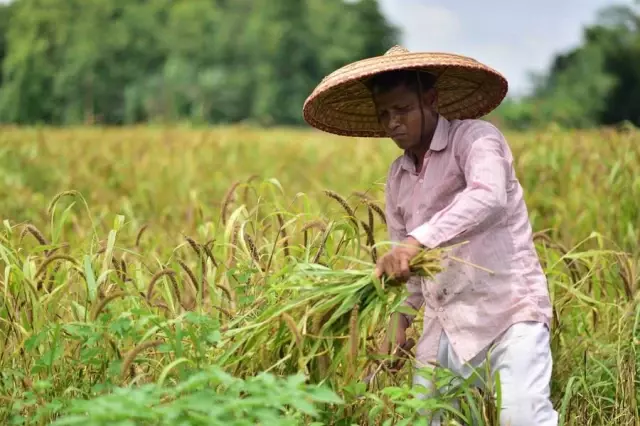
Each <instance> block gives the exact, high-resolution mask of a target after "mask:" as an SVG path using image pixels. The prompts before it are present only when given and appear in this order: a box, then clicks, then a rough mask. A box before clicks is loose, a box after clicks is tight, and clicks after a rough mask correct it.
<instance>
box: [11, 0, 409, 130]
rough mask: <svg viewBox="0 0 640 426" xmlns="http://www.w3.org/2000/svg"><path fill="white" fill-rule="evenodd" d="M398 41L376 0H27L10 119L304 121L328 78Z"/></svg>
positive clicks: (15, 51) (17, 13) (14, 61)
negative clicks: (304, 111) (310, 98)
mask: <svg viewBox="0 0 640 426" xmlns="http://www.w3.org/2000/svg"><path fill="white" fill-rule="evenodd" d="M9 17H10V19H9ZM396 41H397V29H396V28H394V27H392V26H390V25H389V24H388V23H387V22H386V20H385V19H384V17H383V16H382V15H381V12H380V11H379V8H378V3H377V0H359V1H355V2H353V1H344V0H305V1H300V0H233V1H228V0H178V1H175V0H150V1H148V0H92V1H85V0H17V1H14V2H13V3H11V5H10V6H6V5H3V6H0V60H2V85H1V86H0V121H2V122H12V123H22V124H24V123H28V124H31V123H49V124H63V125H64V124H77V123H83V122H88V123H92V122H103V123H115V124H123V123H124V124H127V123H134V122H141V121H145V122H158V121H162V122H170V121H190V122H193V123H204V122H216V123H220V122H238V121H253V122H255V123H259V124H264V125H270V124H273V123H277V124H299V123H301V113H300V111H301V107H302V103H303V102H304V99H305V97H306V96H307V95H308V94H309V93H310V91H311V90H312V89H313V87H314V86H315V85H316V84H317V83H318V82H319V81H320V80H321V79H322V78H323V77H324V75H325V74H327V73H329V72H331V71H333V69H335V68H336V67H339V66H342V65H344V64H346V63H347V62H351V61H354V60H358V59H362V58H364V57H367V56H370V55H373V54H377V53H379V52H381V51H384V50H386V49H387V48H388V47H389V46H391V45H392V44H394V43H395V42H396Z"/></svg>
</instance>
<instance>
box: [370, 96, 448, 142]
mask: <svg viewBox="0 0 640 426" xmlns="http://www.w3.org/2000/svg"><path fill="white" fill-rule="evenodd" d="M432 98H433V93H432V92H431V93H429V92H427V93H426V94H424V95H423V96H422V106H423V108H424V120H425V123H424V131H425V133H426V134H430V132H431V130H432V128H433V127H434V126H435V125H436V123H437V119H436V118H435V114H434V113H433V111H432V110H431V102H432ZM374 102H375V104H376V109H377V112H378V119H379V120H380V124H381V125H382V127H383V128H384V130H385V131H386V133H387V135H388V136H389V137H390V138H391V139H393V141H394V142H395V143H396V145H398V147H399V148H401V149H403V150H407V149H412V148H416V147H418V146H419V145H420V142H421V141H420V136H421V120H422V114H421V113H420V103H419V101H418V94H417V92H416V91H413V90H411V89H409V88H408V87H406V86H405V85H399V86H396V87H395V88H394V89H391V90H389V91H387V92H383V93H379V94H376V95H375V97H374Z"/></svg>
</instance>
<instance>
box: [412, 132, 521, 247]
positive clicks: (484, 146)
mask: <svg viewBox="0 0 640 426" xmlns="http://www.w3.org/2000/svg"><path fill="white" fill-rule="evenodd" d="M459 161H460V165H461V168H462V169H463V171H464V176H465V180H466V183H467V186H466V188H465V189H464V190H463V191H462V192H461V193H459V194H458V195H457V196H456V197H455V198H454V199H453V201H452V202H451V203H450V204H449V205H447V206H446V207H445V208H443V209H442V210H440V211H439V212H437V213H436V214H434V215H433V216H432V217H431V219H430V220H429V221H428V222H426V223H424V224H422V225H420V226H418V227H416V228H415V229H413V230H412V231H411V232H410V233H409V235H410V236H412V237H414V238H415V239H416V240H418V241H419V242H420V243H421V244H422V245H424V246H425V247H427V248H437V247H440V246H441V245H443V244H445V243H446V242H448V241H450V240H452V239H453V238H455V237H458V236H460V235H462V234H464V233H465V232H468V231H470V230H472V229H474V228H475V227H477V226H478V225H479V224H481V223H483V222H484V221H485V220H487V219H488V218H489V217H490V216H491V215H493V214H494V213H496V212H498V211H500V210H501V209H504V208H505V206H506V204H507V183H508V179H509V171H510V168H511V164H510V161H509V159H508V158H507V156H506V153H505V143H504V140H503V139H502V137H501V135H500V134H499V133H498V132H490V133H485V134H483V135H482V136H480V137H477V138H475V140H473V141H472V142H471V143H470V144H469V146H467V147H464V148H462V149H461V153H460V155H459Z"/></svg>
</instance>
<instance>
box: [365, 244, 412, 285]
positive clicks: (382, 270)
mask: <svg viewBox="0 0 640 426" xmlns="http://www.w3.org/2000/svg"><path fill="white" fill-rule="evenodd" d="M421 250H422V245H421V244H420V243H419V242H418V240H416V239H415V238H413V237H409V238H407V239H406V240H404V241H402V243H400V244H399V245H398V246H396V247H394V248H393V249H392V250H391V251H390V252H389V253H387V254H385V255H384V256H382V257H381V258H380V259H378V262H377V265H376V269H375V275H376V276H377V277H378V278H380V277H382V275H386V276H387V277H388V278H393V279H396V280H398V281H406V280H407V279H409V277H410V275H411V272H410V270H409V262H411V259H413V258H414V257H415V256H416V255H417V254H418V253H420V251H421Z"/></svg>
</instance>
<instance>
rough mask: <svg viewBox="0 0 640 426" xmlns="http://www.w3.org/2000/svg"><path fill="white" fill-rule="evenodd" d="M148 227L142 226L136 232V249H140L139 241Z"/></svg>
mask: <svg viewBox="0 0 640 426" xmlns="http://www.w3.org/2000/svg"><path fill="white" fill-rule="evenodd" d="M148 227H149V225H148V224H144V225H142V227H141V228H140V230H139V231H138V233H137V235H136V247H140V240H141V239H142V234H144V231H146V230H147V228H148Z"/></svg>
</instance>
